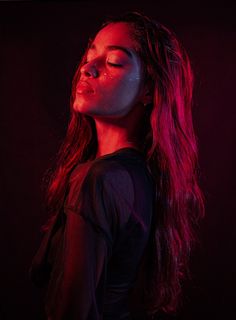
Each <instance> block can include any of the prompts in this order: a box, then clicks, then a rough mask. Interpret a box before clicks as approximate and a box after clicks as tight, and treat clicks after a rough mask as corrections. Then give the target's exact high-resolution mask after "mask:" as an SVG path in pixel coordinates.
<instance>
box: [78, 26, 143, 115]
mask: <svg viewBox="0 0 236 320" xmlns="http://www.w3.org/2000/svg"><path fill="white" fill-rule="evenodd" d="M130 32H132V30H131V27H130V26H129V25H128V24H127V23H123V22H119V23H111V24H109V25H107V26H106V27H104V28H103V29H102V30H100V31H99V32H98V34H97V35H96V37H95V39H94V41H93V42H92V44H91V46H90V49H89V50H88V53H87V57H86V63H85V64H84V65H83V66H82V67H81V70H80V77H79V81H78V83H77V87H76V96H75V100H74V103H73V108H74V110H75V111H78V112H81V113H85V114H87V115H91V116H98V117H99V116H102V117H113V118H114V117H120V116H123V115H126V114H127V113H128V112H129V111H130V110H131V108H132V107H133V106H134V105H136V104H137V103H138V102H140V100H141V99H142V88H143V72H142V65H141V61H140V58H139V57H138V55H137V53H136V52H135V50H134V46H135V42H134V40H133V39H132V38H131V36H130Z"/></svg>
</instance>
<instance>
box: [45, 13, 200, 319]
mask: <svg viewBox="0 0 236 320" xmlns="http://www.w3.org/2000/svg"><path fill="white" fill-rule="evenodd" d="M116 22H126V23H128V24H130V26H131V28H132V36H133V37H134V40H135V43H136V51H137V53H138V55H139V56H140V58H141V60H142V62H143V65H144V69H145V70H144V72H145V79H146V81H150V82H151V83H152V89H153V102H152V103H151V104H150V105H148V106H147V111H146V118H145V121H144V126H143V128H144V129H143V143H142V146H143V153H144V155H145V158H146V163H147V165H148V168H149V170H150V171H151V173H152V176H153V177H154V179H155V182H156V202H155V205H156V206H155V214H154V221H153V224H152V231H151V234H150V243H149V246H148V248H149V249H148V254H147V256H146V257H147V258H146V260H145V262H144V263H143V266H142V268H144V269H142V271H143V272H142V280H141V286H140V287H139V292H140V297H141V298H140V301H139V305H140V306H141V307H140V308H143V310H145V312H146V314H148V315H149V316H150V317H154V316H155V315H156V314H158V313H162V312H164V313H173V312H175V311H176V310H177V307H178V305H179V302H180V301H181V297H182V291H183V290H182V280H183V279H185V277H186V276H187V275H188V274H189V268H188V265H189V257H190V252H191V249H192V247H193V244H194V243H195V241H196V239H197V237H196V232H195V227H197V225H198V222H199V219H200V218H202V217H203V216H204V213H205V207H204V195H203V193H202V191H201V188H200V186H199V182H198V179H199V174H200V169H199V164H198V146H197V139H196V135H195V133H194V128H193V121H192V92H193V72H192V68H191V65H190V60H189V57H188V55H187V53H186V51H185V49H184V48H183V47H182V45H181V44H180V42H179V41H178V40H177V38H176V36H175V34H174V33H173V32H172V31H170V30H169V29H168V28H166V27H165V26H163V25H162V24H161V23H159V22H157V21H155V20H152V19H150V18H149V17H147V16H145V15H144V14H142V13H139V12H128V13H125V14H123V15H122V16H120V17H118V18H110V19H109V20H107V21H106V22H105V23H104V24H103V25H102V26H101V28H100V30H101V29H102V28H103V27H104V26H106V25H108V24H109V23H116ZM92 40H93V39H92V38H91V39H90V42H91V41H92ZM90 42H89V43H90ZM88 48H89V45H88ZM88 48H87V49H86V51H85V54H84V56H83V57H82V59H81V62H80V64H79V65H78V68H77V71H76V73H75V75H74V78H73V82H72V94H71V101H70V119H69V124H68V129H67V133H66V137H65V139H64V140H63V142H62V144H61V147H60V149H59V151H58V154H57V155H56V159H55V165H54V168H50V169H49V170H48V171H47V172H46V173H45V177H44V179H43V180H44V183H45V185H47V188H46V190H45V200H46V201H45V203H46V209H47V211H48V212H49V214H50V215H52V218H51V219H49V221H48V223H47V224H46V227H45V226H44V230H46V229H47V227H48V226H49V225H50V223H52V221H53V218H54V217H55V215H56V213H57V212H58V210H60V208H61V207H62V205H63V201H64V197H65V192H66V186H67V183H68V178H69V174H70V172H71V171H72V170H73V168H74V167H75V166H76V165H77V164H78V163H80V162H85V161H87V160H89V159H93V158H94V156H95V154H96V150H97V137H96V129H95V124H94V120H93V119H92V118H91V117H89V116H87V115H84V114H81V113H79V112H76V111H74V110H73V107H72V105H73V101H74V98H75V88H76V84H77V81H78V78H79V76H80V68H81V66H82V65H83V63H84V61H85V58H86V53H87V50H88Z"/></svg>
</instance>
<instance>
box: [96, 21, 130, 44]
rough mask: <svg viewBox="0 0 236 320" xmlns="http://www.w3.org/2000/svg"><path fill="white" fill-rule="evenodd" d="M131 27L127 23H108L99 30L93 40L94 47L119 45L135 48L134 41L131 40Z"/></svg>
mask: <svg viewBox="0 0 236 320" xmlns="http://www.w3.org/2000/svg"><path fill="white" fill-rule="evenodd" d="M131 35H132V27H131V26H130V25H129V24H128V23H124V22H116V23H110V24H108V25H107V26H106V27H104V28H103V29H102V30H100V31H99V32H98V33H97V35H96V36H95V38H94V40H93V44H95V46H108V45H119V46H124V47H129V48H132V49H134V48H135V41H134V40H133V39H132V36H131Z"/></svg>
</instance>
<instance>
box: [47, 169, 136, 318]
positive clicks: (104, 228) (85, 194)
mask: <svg viewBox="0 0 236 320" xmlns="http://www.w3.org/2000/svg"><path fill="white" fill-rule="evenodd" d="M128 179H130V178H129V177H128V178H127V173H122V172H120V171H119V172H116V173H114V172H112V174H106V175H103V174H96V173H95V172H94V171H93V172H92V175H88V177H86V179H85V181H84V183H83V186H82V187H81V191H80V194H79V196H78V203H77V204H76V206H74V207H73V208H72V207H71V208H66V216H67V220H66V228H65V242H64V245H65V247H64V253H63V254H64V257H63V266H62V267H63V273H62V275H61V277H60V278H59V279H57V284H56V286H57V288H58V290H57V292H56V295H55V297H54V298H53V299H51V301H52V302H53V303H52V304H51V306H49V307H48V312H47V314H48V317H49V319H50V320H89V319H91V320H92V319H93V320H97V319H101V317H102V307H103V296H104V290H105V286H106V272H107V262H108V260H109V257H110V256H111V250H112V243H113V239H114V238H115V236H116V231H117V229H118V228H119V227H120V225H121V224H122V223H124V222H125V221H126V220H127V216H128V214H129V212H130V208H129V206H127V201H128V200H129V199H130V197H129V199H125V197H127V196H130V192H131V191H132V189H130V185H129V183H128V182H131V181H130V180H128ZM131 183H132V182H131ZM127 188H128V189H127ZM124 206H125V207H124ZM124 208H127V210H126V209H124ZM120 211H122V215H123V218H122V216H121V212H120ZM118 212H119V213H120V214H119V217H118V216H117V213H118Z"/></svg>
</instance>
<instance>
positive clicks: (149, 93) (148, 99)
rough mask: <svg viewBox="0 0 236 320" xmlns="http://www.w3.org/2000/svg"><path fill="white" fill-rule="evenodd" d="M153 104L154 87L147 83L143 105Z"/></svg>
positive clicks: (143, 95) (142, 98) (142, 100)
mask: <svg viewBox="0 0 236 320" xmlns="http://www.w3.org/2000/svg"><path fill="white" fill-rule="evenodd" d="M152 102H153V86H152V84H151V83H146V84H145V86H144V88H143V92H142V95H141V103H142V104H143V105H144V106H146V105H148V104H150V103H152Z"/></svg>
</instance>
